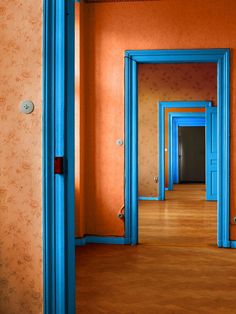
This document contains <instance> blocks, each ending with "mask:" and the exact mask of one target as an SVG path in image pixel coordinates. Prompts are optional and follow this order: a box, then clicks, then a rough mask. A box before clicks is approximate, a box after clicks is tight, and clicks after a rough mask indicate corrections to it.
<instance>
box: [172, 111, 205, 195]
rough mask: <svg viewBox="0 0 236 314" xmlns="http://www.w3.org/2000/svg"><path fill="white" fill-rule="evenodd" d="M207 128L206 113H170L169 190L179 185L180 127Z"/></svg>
mask: <svg viewBox="0 0 236 314" xmlns="http://www.w3.org/2000/svg"><path fill="white" fill-rule="evenodd" d="M179 126H205V112H169V113H168V139H169V141H168V190H169V191H172V190H173V184H174V183H178V181H179V180H178V172H179V171H178V145H177V143H178V127H179Z"/></svg>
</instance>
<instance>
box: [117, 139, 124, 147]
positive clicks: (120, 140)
mask: <svg viewBox="0 0 236 314" xmlns="http://www.w3.org/2000/svg"><path fill="white" fill-rule="evenodd" d="M123 144H124V141H123V140H122V139H121V138H118V140H116V145H118V146H122V145H123Z"/></svg>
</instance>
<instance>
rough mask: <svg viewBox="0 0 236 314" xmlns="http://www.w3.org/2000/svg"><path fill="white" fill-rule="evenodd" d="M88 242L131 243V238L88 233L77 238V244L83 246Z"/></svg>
mask: <svg viewBox="0 0 236 314" xmlns="http://www.w3.org/2000/svg"><path fill="white" fill-rule="evenodd" d="M88 243H96V244H130V241H129V239H127V238H124V237H106V236H92V235H86V236H84V237H83V238H75V245H76V246H83V245H86V244H88Z"/></svg>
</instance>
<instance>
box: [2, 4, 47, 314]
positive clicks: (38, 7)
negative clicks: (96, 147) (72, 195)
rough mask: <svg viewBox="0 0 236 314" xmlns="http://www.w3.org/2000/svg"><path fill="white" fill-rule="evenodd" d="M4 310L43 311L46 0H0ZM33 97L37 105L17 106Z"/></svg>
mask: <svg viewBox="0 0 236 314" xmlns="http://www.w3.org/2000/svg"><path fill="white" fill-rule="evenodd" d="M0 38H1V45H0V49H1V51H0V56H1V57H0V69H1V75H0V79H1V82H0V121H1V128H0V138H1V150H0V172H1V179H0V209H1V210H0V222H1V227H0V239H1V241H0V245H1V253H0V313H4V314H8V313H9V314H12V313H14V314H22V313H32V314H39V313H42V294H43V289H42V199H41V195H42V192H41V186H42V178H41V164H42V156H41V154H42V148H41V147H42V145H41V133H42V125H41V118H42V117H41V106H42V99H41V95H42V86H41V72H42V51H41V50H42V46H41V42H42V3H41V1H37V2H35V1H34V0H27V1H21V0H14V1H1V4H0ZM23 99H31V100H32V101H33V102H34V104H35V111H34V112H33V113H32V114H30V115H25V114H22V113H20V112H19V103H20V101H21V100H23Z"/></svg>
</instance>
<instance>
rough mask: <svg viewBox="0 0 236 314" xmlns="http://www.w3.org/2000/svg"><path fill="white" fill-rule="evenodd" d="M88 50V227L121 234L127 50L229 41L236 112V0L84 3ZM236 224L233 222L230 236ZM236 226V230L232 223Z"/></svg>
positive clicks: (234, 181)
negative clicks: (121, 142) (119, 215)
mask: <svg viewBox="0 0 236 314" xmlns="http://www.w3.org/2000/svg"><path fill="white" fill-rule="evenodd" d="M82 5H83V7H84V19H85V22H84V23H85V35H86V36H85V45H84V49H85V52H86V55H85V60H84V67H85V74H84V76H83V80H84V84H85V104H86V105H85V112H84V114H85V124H84V134H85V141H86V145H85V147H84V154H85V162H84V174H85V182H84V191H85V192H84V193H85V194H84V197H85V202H84V211H85V216H84V219H85V223H84V226H85V228H84V233H87V234H98V235H122V234H123V232H124V226H123V224H122V222H121V221H120V220H119V219H118V218H117V212H118V211H119V208H120V207H121V206H122V205H123V202H124V147H118V146H117V145H116V139H117V138H120V137H123V136H124V51H125V50H126V49H177V48H218V47H220V48H222V47H229V48H231V49H232V57H231V117H232V120H231V121H234V117H235V114H236V110H235V108H236V104H235V102H236V89H235V86H236V83H235V80H236V70H235V62H236V56H235V52H234V49H236V23H235V20H236V1H235V0H227V1H225V0H208V1H205V0H191V1H189V0H160V1H150V2H113V3H112V2H111V3H91V4H86V3H83V4H82ZM235 134H236V127H235V126H234V125H233V124H232V125H231V152H232V156H231V192H232V194H231V214H232V215H233V214H234V215H236V206H235V205H236V196H235V193H233V191H234V189H235V187H236V156H235V153H234V152H235V148H236V147H235V146H236V139H235ZM235 229H236V226H232V228H231V237H232V238H233V237H234V238H236V237H235V236H236V233H235V234H233V232H234V230H235ZM235 231H236V230H235Z"/></svg>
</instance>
